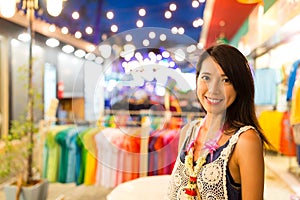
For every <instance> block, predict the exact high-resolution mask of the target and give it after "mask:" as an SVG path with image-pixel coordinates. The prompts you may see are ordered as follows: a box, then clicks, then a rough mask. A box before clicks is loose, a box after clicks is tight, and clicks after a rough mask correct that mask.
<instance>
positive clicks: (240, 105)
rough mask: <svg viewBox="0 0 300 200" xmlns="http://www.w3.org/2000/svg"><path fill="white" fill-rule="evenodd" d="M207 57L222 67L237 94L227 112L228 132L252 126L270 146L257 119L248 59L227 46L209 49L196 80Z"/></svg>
mask: <svg viewBox="0 0 300 200" xmlns="http://www.w3.org/2000/svg"><path fill="white" fill-rule="evenodd" d="M207 57H211V58H212V59H213V60H214V61H215V62H217V63H218V64H219V65H220V67H221V68H222V70H223V71H224V73H225V74H226V76H227V77H228V78H229V80H230V81H231V83H232V85H233V87H234V89H235V91H236V93H237V96H236V99H235V101H234V102H233V103H232V104H231V105H230V106H229V107H228V108H227V111H226V118H225V126H226V125H228V126H229V127H230V128H229V129H230V130H227V131H228V132H229V133H231V131H235V130H237V129H239V128H240V127H242V126H245V125H251V126H253V127H255V128H256V130H257V132H258V134H259V136H260V137H261V139H262V141H263V142H264V143H265V144H268V145H270V143H269V141H268V140H267V138H266V137H265V136H264V134H263V131H262V129H261V127H260V125H259V123H258V120H257V117H256V113H255V105H254V81H253V77H252V72H251V68H250V66H249V64H248V61H247V59H246V57H245V56H244V55H243V54H242V53H241V52H240V51H239V50H238V49H236V48H235V47H233V46H230V45H227V44H219V45H215V46H212V47H209V48H208V49H207V50H206V51H204V52H203V53H202V54H201V56H200V58H199V61H198V64H197V69H196V80H198V76H199V73H200V70H201V67H202V63H203V61H204V60H205V59H206V58H207Z"/></svg>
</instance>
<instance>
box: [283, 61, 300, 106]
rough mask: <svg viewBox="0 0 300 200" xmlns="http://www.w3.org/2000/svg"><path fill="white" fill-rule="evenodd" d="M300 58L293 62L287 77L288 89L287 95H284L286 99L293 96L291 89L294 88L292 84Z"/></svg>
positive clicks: (288, 99)
mask: <svg viewBox="0 0 300 200" xmlns="http://www.w3.org/2000/svg"><path fill="white" fill-rule="evenodd" d="M299 64H300V60H297V61H295V62H294V63H293V65H292V67H291V70H290V73H289V79H288V90H287V95H286V100H287V101H290V100H291V99H292V96H293V89H294V84H295V81H296V75H297V70H298V68H299Z"/></svg>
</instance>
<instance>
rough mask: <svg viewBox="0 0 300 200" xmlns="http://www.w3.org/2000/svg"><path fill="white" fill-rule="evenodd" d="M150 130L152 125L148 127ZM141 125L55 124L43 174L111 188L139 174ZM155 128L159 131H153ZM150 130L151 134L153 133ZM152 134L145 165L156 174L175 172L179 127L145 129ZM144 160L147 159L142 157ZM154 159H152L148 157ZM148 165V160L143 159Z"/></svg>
mask: <svg viewBox="0 0 300 200" xmlns="http://www.w3.org/2000/svg"><path fill="white" fill-rule="evenodd" d="M147 130H148V131H150V130H151V129H147ZM143 131H144V129H143V128H142V127H140V126H138V127H131V126H129V127H118V128H116V127H101V128H99V127H87V126H81V127H76V126H75V125H73V126H72V125H64V126H57V127H52V128H51V130H50V131H49V132H48V133H47V139H46V141H45V153H44V171H43V173H44V174H43V175H44V177H45V178H47V179H48V180H49V181H51V182H61V183H70V182H75V183H76V184H85V185H102V186H105V187H108V188H112V187H115V186H117V185H118V184H120V183H123V182H126V181H130V180H133V179H136V178H138V177H140V170H141V169H140V166H141V156H144V155H142V154H141V140H142V139H141V137H142V133H143ZM154 132H156V133H157V134H154V135H151V134H153V133H154ZM150 133H151V134H150ZM143 135H144V136H145V135H146V137H148V136H149V137H150V138H151V139H150V138H149V143H145V144H144V145H148V148H145V149H148V150H149V151H151V153H150V154H148V152H146V153H147V156H148V155H149V157H151V155H154V154H156V157H155V158H154V159H153V160H152V161H154V163H153V162H149V163H148V161H147V159H146V166H147V165H148V168H149V169H150V168H151V165H153V166H152V168H154V169H155V170H153V171H155V174H152V175H163V174H170V173H171V172H172V168H173V165H174V163H175V160H176V157H177V146H178V140H179V128H173V129H172V128H164V129H161V130H156V131H152V132H149V133H143ZM143 160H145V159H143ZM149 161H151V159H149ZM143 165H145V163H143Z"/></svg>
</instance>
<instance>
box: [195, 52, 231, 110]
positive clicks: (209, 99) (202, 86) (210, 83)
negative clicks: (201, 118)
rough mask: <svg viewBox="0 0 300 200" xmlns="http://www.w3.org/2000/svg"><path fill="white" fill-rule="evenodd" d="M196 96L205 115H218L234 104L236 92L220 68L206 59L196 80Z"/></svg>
mask: <svg viewBox="0 0 300 200" xmlns="http://www.w3.org/2000/svg"><path fill="white" fill-rule="evenodd" d="M197 95H198V98H199V101H200V103H201V104H202V106H203V108H204V109H205V110H206V111H207V113H214V114H220V113H222V112H225V111H226V109H227V108H228V107H229V106H230V105H231V104H232V103H233V102H234V100H235V98H236V91H235V89H234V87H233V85H232V83H231V82H230V80H229V78H228V77H227V76H226V75H225V73H224V72H223V70H222V68H221V67H220V65H219V64H218V63H216V62H215V61H214V60H213V59H212V58H211V57H208V58H206V59H205V60H204V61H203V63H202V67H201V70H200V73H199V76H198V79H197Z"/></svg>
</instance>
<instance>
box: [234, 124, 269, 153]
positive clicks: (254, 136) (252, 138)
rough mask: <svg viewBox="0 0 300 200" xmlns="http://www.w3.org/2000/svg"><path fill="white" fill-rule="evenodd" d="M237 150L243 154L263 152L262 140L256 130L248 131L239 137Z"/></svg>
mask: <svg viewBox="0 0 300 200" xmlns="http://www.w3.org/2000/svg"><path fill="white" fill-rule="evenodd" d="M236 149H237V151H239V152H241V153H245V152H249V153H250V152H258V151H262V150H263V143H262V139H261V138H260V136H259V134H258V133H257V132H256V131H255V130H253V129H248V130H246V131H244V132H243V133H241V135H240V136H239V140H238V142H237V144H236Z"/></svg>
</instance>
